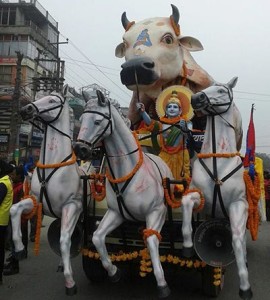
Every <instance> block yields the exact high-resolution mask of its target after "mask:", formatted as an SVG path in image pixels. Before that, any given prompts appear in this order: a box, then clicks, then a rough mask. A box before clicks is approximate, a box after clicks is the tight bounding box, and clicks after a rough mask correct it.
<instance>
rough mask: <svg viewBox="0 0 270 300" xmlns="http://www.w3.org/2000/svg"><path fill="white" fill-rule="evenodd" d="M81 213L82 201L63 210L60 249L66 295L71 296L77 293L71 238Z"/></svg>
mask: <svg viewBox="0 0 270 300" xmlns="http://www.w3.org/2000/svg"><path fill="white" fill-rule="evenodd" d="M81 211H82V204H81V202H80V201H76V202H75V201H73V202H69V203H68V204H66V205H65V206H64V207H63V210H62V218H61V235H60V249H61V257H62V261H63V267H64V276H65V285H66V294H67V295H70V296H71V295H74V294H76V293H77V286H76V284H75V281H74V279H73V274H72V268H71V262H70V246H71V236H72V233H73V231H74V228H75V226H76V224H77V222H78V219H79V216H80V213H81Z"/></svg>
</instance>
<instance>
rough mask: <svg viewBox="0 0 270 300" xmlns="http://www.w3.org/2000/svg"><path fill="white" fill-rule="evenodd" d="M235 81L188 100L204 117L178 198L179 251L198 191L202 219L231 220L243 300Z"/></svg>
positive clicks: (243, 209)
mask: <svg viewBox="0 0 270 300" xmlns="http://www.w3.org/2000/svg"><path fill="white" fill-rule="evenodd" d="M237 79H238V78H237V77H234V78H233V79H231V80H230V82H228V83H227V84H214V85H212V86H210V87H208V88H206V89H204V90H202V91H201V92H198V93H196V94H194V95H193V96H192V99H191V104H192V107H193V109H194V110H195V112H197V113H198V112H199V113H202V114H204V115H207V125H206V130H205V136H204V142H203V144H202V148H201V153H199V154H198V159H196V160H195V162H194V165H193V168H192V180H191V183H190V187H189V189H190V190H189V191H190V193H188V194H187V195H185V196H183V199H182V210H183V224H182V233H183V238H184V242H183V250H185V251H186V250H188V249H192V247H193V240H192V226H191V217H192V211H193V209H194V208H196V207H198V206H199V205H200V202H201V195H200V193H199V191H201V192H202V194H203V196H204V198H205V207H204V210H203V212H204V213H205V215H206V216H208V217H211V218H213V219H214V218H224V219H228V220H229V222H230V227H231V233H232V247H233V250H234V254H235V259H236V263H237V267H238V274H239V278H240V291H239V295H240V297H241V298H243V299H246V300H247V299H251V298H252V291H251V287H250V283H249V279H248V270H247V265H246V263H247V261H246V234H245V233H246V223H247V218H248V202H247V199H246V187H245V182H244V177H243V173H244V168H243V165H242V160H241V157H240V154H239V152H238V151H239V150H240V148H241V141H242V119H241V115H240V112H239V111H238V109H237V107H236V105H235V103H234V102H233V92H232V89H233V88H234V87H235V85H236V82H237ZM197 189H198V191H196V190H197Z"/></svg>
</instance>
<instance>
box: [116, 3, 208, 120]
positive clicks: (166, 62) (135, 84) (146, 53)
mask: <svg viewBox="0 0 270 300" xmlns="http://www.w3.org/2000/svg"><path fill="white" fill-rule="evenodd" d="M179 18H180V16H179V11H178V8H177V7H176V6H174V5H172V15H171V16H169V17H155V18H148V19H146V20H143V21H140V22H138V23H135V22H130V21H129V20H128V18H127V16H126V13H125V12H124V13H123V14H122V24H123V27H124V28H125V30H126V32H125V34H124V36H123V42H122V43H121V44H119V45H118V46H117V47H116V50H115V55H116V56H117V57H119V58H122V57H125V59H126V62H125V63H124V64H123V65H122V71H121V81H122V83H123V84H124V85H126V86H127V88H128V89H130V90H132V91H133V96H132V100H131V103H130V107H129V113H128V117H129V119H130V120H131V122H132V123H133V124H134V123H135V122H136V121H138V119H139V115H138V110H137V108H136V102H137V101H138V99H139V100H140V101H141V102H143V103H144V105H145V107H146V110H147V111H149V108H150V106H151V103H152V104H153V103H154V102H155V99H156V98H157V97H158V95H159V94H160V92H161V91H162V90H163V89H164V88H165V87H168V86H171V85H176V84H177V85H178V84H179V85H185V86H187V87H189V88H190V89H191V90H192V91H193V92H198V91H200V90H201V89H204V88H206V87H208V86H210V85H211V84H212V83H213V79H212V77H211V76H210V75H209V74H208V73H207V72H206V71H205V70H203V69H202V68H201V67H200V66H199V65H198V64H197V63H196V62H195V60H194V59H193V57H192V56H191V54H190V51H200V50H203V46H202V44H201V42H200V41H199V40H197V39H195V38H193V37H191V36H183V35H182V34H181V30H180V26H179V24H178V22H179ZM138 93H139V95H138Z"/></svg>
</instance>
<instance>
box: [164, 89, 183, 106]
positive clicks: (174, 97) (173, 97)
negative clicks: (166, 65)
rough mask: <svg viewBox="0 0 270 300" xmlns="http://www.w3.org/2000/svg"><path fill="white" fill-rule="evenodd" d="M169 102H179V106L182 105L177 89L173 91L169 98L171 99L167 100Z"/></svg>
mask: <svg viewBox="0 0 270 300" xmlns="http://www.w3.org/2000/svg"><path fill="white" fill-rule="evenodd" d="M169 103H176V104H178V106H179V107H181V102H180V100H179V99H178V93H177V91H172V94H171V97H170V98H169V100H168V102H167V105H168V104H169Z"/></svg>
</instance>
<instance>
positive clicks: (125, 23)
mask: <svg viewBox="0 0 270 300" xmlns="http://www.w3.org/2000/svg"><path fill="white" fill-rule="evenodd" d="M121 22H122V25H123V27H124V28H125V30H126V31H128V30H129V28H130V27H131V26H132V25H133V24H134V23H135V22H130V21H129V20H128V18H127V14H126V12H123V13H122V17H121Z"/></svg>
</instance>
